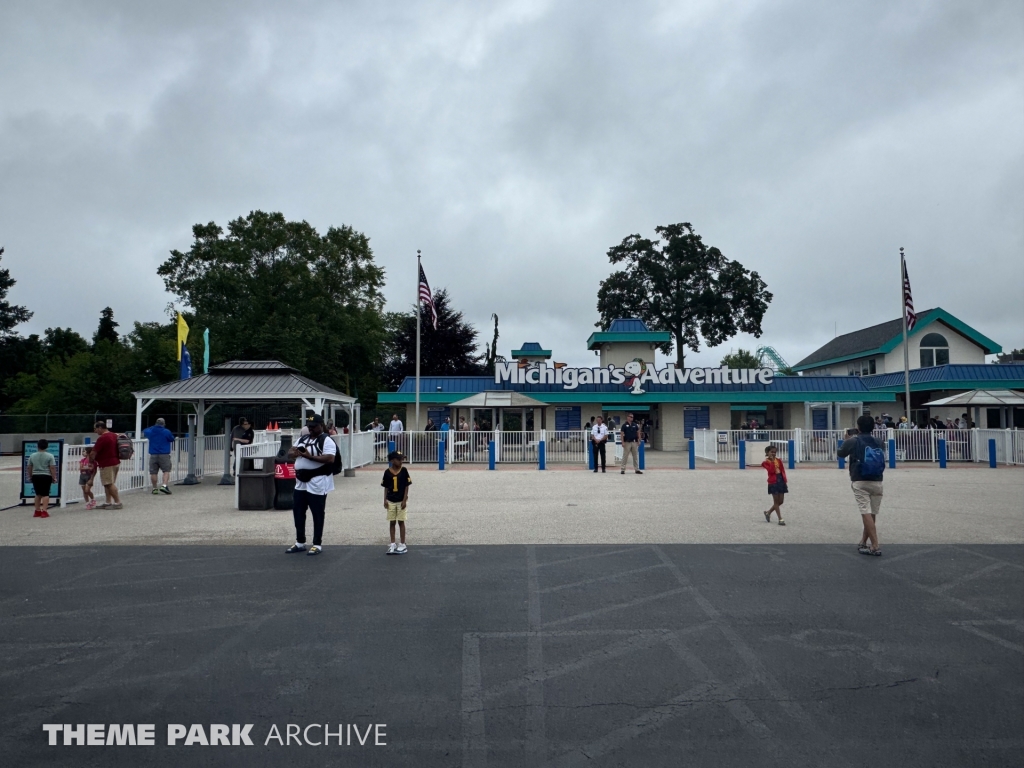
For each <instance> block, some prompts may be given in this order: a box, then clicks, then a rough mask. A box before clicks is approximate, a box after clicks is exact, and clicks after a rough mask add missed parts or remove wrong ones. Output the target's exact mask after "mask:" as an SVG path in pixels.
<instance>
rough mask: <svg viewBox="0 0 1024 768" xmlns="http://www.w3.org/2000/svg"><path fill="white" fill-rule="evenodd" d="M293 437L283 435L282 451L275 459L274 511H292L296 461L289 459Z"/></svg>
mask: <svg viewBox="0 0 1024 768" xmlns="http://www.w3.org/2000/svg"><path fill="white" fill-rule="evenodd" d="M291 447H292V438H291V435H281V449H280V450H279V451H278V452H277V456H275V457H274V509H291V508H292V497H293V495H294V493H295V461H294V460H292V459H289V458H288V450H289V449H290V448H291Z"/></svg>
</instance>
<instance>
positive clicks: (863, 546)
mask: <svg viewBox="0 0 1024 768" xmlns="http://www.w3.org/2000/svg"><path fill="white" fill-rule="evenodd" d="M857 551H858V552H860V553H861V554H862V555H866V554H867V553H868V552H870V551H871V547H869V546H868V545H867V544H858V545H857Z"/></svg>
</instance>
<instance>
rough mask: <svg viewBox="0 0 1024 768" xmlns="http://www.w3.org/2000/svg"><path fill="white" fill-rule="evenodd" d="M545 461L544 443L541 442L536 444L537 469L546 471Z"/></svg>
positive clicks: (546, 464) (546, 463)
mask: <svg viewBox="0 0 1024 768" xmlns="http://www.w3.org/2000/svg"><path fill="white" fill-rule="evenodd" d="M547 459H548V457H547V455H546V453H545V450H544V441H543V440H541V441H540V442H539V443H537V469H547V468H548V461H547Z"/></svg>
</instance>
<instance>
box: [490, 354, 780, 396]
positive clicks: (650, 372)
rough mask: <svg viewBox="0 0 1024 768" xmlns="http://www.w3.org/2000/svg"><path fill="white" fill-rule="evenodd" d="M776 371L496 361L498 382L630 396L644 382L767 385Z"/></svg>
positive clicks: (640, 363)
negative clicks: (617, 390)
mask: <svg viewBox="0 0 1024 768" xmlns="http://www.w3.org/2000/svg"><path fill="white" fill-rule="evenodd" d="M774 376H775V371H773V370H772V369H771V368H730V367H729V366H727V365H723V366H722V367H720V368H676V367H675V366H674V365H668V366H666V367H664V368H658V369H656V368H655V367H654V366H653V365H648V364H647V363H645V362H643V361H642V360H639V359H637V360H631V361H630V362H628V363H626V364H625V365H624V366H622V367H616V366H614V365H609V366H606V367H602V368H568V367H564V366H563V367H557V366H556V367H549V366H546V365H531V366H522V365H520V363H518V362H511V363H496V364H495V366H494V383H495V384H503V383H506V382H507V383H509V384H543V385H547V386H551V387H559V386H560V387H561V388H562V389H563V390H573V389H576V388H577V387H579V386H581V385H584V384H619V385H621V386H623V387H626V389H627V390H628V391H629V393H630V394H631V395H642V394H644V392H646V391H647V390H646V389H644V384H666V385H669V384H693V385H696V386H713V385H718V384H739V385H744V384H746V385H751V384H756V385H760V386H767V385H769V384H771V383H772V381H773V378H774Z"/></svg>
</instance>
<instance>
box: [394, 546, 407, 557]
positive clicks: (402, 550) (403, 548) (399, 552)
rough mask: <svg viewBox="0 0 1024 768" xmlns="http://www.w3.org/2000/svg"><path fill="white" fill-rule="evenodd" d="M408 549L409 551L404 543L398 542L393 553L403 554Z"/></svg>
mask: <svg viewBox="0 0 1024 768" xmlns="http://www.w3.org/2000/svg"><path fill="white" fill-rule="evenodd" d="M408 551H409V548H408V547H407V546H405V544H399V545H398V549H396V550H395V554H396V555H404V554H405V553H406V552H408Z"/></svg>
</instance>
